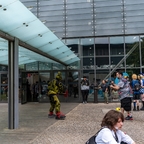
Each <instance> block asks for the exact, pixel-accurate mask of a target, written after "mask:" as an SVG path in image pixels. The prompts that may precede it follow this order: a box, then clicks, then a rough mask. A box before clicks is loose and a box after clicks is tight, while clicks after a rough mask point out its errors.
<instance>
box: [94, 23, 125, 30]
mask: <svg viewBox="0 0 144 144" xmlns="http://www.w3.org/2000/svg"><path fill="white" fill-rule="evenodd" d="M122 28H123V27H122V23H114V24H100V25H98V24H97V25H96V29H122Z"/></svg>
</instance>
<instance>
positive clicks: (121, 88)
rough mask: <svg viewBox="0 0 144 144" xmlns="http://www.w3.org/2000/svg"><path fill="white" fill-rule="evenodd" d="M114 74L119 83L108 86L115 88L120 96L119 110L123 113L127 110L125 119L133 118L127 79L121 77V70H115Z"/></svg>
mask: <svg viewBox="0 0 144 144" xmlns="http://www.w3.org/2000/svg"><path fill="white" fill-rule="evenodd" d="M116 76H117V78H118V79H119V83H118V84H117V85H116V84H112V85H111V86H110V87H111V88H112V89H114V90H117V91H118V93H119V96H120V103H121V112H122V113H123V114H124V111H126V112H127V117H126V118H125V119H126V120H133V117H132V114H131V103H132V97H130V93H131V88H130V85H129V81H128V80H127V79H126V78H124V77H123V73H122V72H116Z"/></svg>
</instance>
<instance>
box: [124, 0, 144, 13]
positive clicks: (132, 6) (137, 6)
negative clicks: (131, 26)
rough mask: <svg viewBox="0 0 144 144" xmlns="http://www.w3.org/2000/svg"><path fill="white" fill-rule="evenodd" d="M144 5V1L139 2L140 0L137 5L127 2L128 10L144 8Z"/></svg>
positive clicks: (126, 8)
mask: <svg viewBox="0 0 144 144" xmlns="http://www.w3.org/2000/svg"><path fill="white" fill-rule="evenodd" d="M143 7H144V3H143V4H142V3H140V4H139V1H138V2H137V3H136V4H135V5H132V4H130V5H128V4H127V3H126V4H125V10H126V11H135V10H143Z"/></svg>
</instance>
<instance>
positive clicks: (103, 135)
mask: <svg viewBox="0 0 144 144" xmlns="http://www.w3.org/2000/svg"><path fill="white" fill-rule="evenodd" d="M116 134H117V137H118V142H117V141H116V139H115V134H114V131H112V130H110V129H109V128H104V129H102V130H101V131H100V132H99V133H98V135H97V136H96V139H95V142H96V143H97V144H120V143H121V142H122V141H123V142H126V143H127V144H132V143H133V142H134V141H133V140H132V139H131V137H130V136H128V135H127V134H125V133H124V132H122V131H121V130H117V131H116Z"/></svg>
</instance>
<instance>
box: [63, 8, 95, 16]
mask: <svg viewBox="0 0 144 144" xmlns="http://www.w3.org/2000/svg"><path fill="white" fill-rule="evenodd" d="M84 13H86V14H87V13H90V14H93V9H90V8H81V9H67V10H66V14H67V15H72V14H84Z"/></svg>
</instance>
